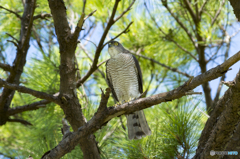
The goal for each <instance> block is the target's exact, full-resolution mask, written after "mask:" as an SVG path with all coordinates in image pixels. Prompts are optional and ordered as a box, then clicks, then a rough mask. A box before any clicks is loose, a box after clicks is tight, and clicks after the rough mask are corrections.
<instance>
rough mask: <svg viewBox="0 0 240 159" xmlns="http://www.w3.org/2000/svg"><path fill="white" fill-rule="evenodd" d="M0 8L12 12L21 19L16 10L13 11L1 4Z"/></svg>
mask: <svg viewBox="0 0 240 159" xmlns="http://www.w3.org/2000/svg"><path fill="white" fill-rule="evenodd" d="M0 8H2V9H4V10H6V11H8V12H10V13H13V14H14V15H15V16H16V17H17V18H19V19H22V17H21V16H20V15H19V14H18V13H17V12H14V11H12V10H10V9H7V8H4V7H3V6H0Z"/></svg>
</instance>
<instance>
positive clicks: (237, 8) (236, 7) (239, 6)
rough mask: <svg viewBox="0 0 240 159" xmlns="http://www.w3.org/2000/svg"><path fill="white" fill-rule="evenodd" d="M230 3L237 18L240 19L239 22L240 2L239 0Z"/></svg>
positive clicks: (231, 0) (232, 0)
mask: <svg viewBox="0 0 240 159" xmlns="http://www.w3.org/2000/svg"><path fill="white" fill-rule="evenodd" d="M229 1H230V3H231V5H232V7H233V12H234V14H235V16H236V18H237V19H238V21H240V1H239V0H229Z"/></svg>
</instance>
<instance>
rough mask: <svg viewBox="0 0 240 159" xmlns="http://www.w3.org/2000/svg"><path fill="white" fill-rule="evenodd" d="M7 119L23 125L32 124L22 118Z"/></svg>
mask: <svg viewBox="0 0 240 159" xmlns="http://www.w3.org/2000/svg"><path fill="white" fill-rule="evenodd" d="M7 121H8V122H18V123H21V124H23V125H25V126H28V125H30V126H32V124H31V123H30V122H28V121H26V120H23V119H8V120H7Z"/></svg>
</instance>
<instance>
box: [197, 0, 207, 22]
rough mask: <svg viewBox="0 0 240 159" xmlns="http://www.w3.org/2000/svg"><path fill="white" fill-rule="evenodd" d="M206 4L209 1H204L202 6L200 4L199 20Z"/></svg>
mask: <svg viewBox="0 0 240 159" xmlns="http://www.w3.org/2000/svg"><path fill="white" fill-rule="evenodd" d="M207 2H209V0H205V1H204V2H203V4H202V6H201V8H200V10H199V16H200V18H201V17H202V13H203V10H204V8H205V6H206V4H207Z"/></svg>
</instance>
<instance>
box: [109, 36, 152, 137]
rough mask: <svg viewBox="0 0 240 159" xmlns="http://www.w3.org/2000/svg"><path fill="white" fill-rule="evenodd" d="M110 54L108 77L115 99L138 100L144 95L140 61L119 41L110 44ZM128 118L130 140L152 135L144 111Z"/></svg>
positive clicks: (119, 100) (121, 100)
mask: <svg viewBox="0 0 240 159" xmlns="http://www.w3.org/2000/svg"><path fill="white" fill-rule="evenodd" d="M108 53H109V54H110V56H111V58H110V59H109V60H108V61H107V63H106V75H107V82H108V86H109V87H110V88H111V90H112V94H113V98H114V99H115V101H118V102H122V103H123V102H124V101H128V100H130V99H134V98H138V97H139V96H140V95H141V94H142V93H143V83H142V72H141V68H140V66H139V63H138V60H137V59H136V57H135V56H133V55H132V54H131V53H130V52H129V51H128V50H126V49H125V48H124V47H123V46H122V45H121V44H120V43H119V42H117V41H111V42H109V43H108ZM126 117H127V127H128V138H129V139H130V140H132V139H141V138H142V137H144V136H146V135H151V130H150V128H149V126H148V123H147V120H146V118H145V115H144V112H143V110H140V111H136V112H134V113H132V114H128V115H126Z"/></svg>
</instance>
